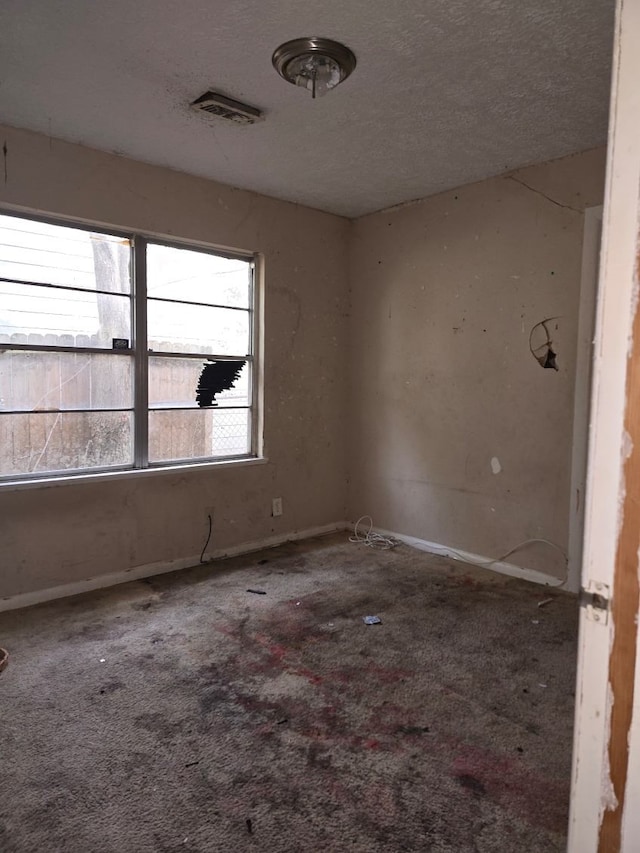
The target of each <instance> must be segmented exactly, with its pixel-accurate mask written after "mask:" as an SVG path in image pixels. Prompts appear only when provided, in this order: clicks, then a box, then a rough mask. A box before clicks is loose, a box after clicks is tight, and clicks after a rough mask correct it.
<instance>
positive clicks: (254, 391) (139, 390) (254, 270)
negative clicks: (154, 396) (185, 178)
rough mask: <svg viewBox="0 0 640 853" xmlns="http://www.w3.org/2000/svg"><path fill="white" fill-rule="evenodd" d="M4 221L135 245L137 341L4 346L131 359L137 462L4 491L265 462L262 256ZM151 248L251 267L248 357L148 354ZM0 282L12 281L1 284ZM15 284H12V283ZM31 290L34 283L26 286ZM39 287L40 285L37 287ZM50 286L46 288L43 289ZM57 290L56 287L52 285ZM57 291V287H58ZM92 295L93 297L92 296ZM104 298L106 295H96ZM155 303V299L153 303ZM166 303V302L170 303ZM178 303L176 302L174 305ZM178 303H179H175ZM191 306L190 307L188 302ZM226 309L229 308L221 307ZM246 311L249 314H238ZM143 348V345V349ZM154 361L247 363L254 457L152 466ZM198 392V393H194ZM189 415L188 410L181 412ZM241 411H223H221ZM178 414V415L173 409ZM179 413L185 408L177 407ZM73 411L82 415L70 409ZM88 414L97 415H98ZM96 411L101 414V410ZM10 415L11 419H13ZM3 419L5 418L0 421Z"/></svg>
mask: <svg viewBox="0 0 640 853" xmlns="http://www.w3.org/2000/svg"><path fill="white" fill-rule="evenodd" d="M0 214H1V215H3V216H13V217H16V218H19V219H25V220H30V221H33V222H43V223H46V224H49V225H58V226H62V227H66V228H78V229H79V230H82V231H85V232H91V233H95V234H106V235H109V236H113V237H121V238H123V239H126V240H128V241H130V245H131V267H130V269H131V277H130V278H131V291H130V294H129V297H128V298H129V302H130V309H131V326H130V328H131V335H132V340H131V342H130V346H129V348H127V349H106V348H100V347H90V346H89V347H83V346H62V345H39V344H30V343H26V344H16V343H2V342H0V351H27V352H68V353H87V354H93V353H96V354H99V355H112V356H113V357H114V358H118V357H127V358H130V359H132V360H133V374H134V386H133V387H134V393H133V408H132V412H133V460H132V463H131V464H130V465H123V466H104V467H100V466H92V467H90V468H72V469H63V470H60V471H39V472H28V473H23V474H20V475H6V476H0V489H4V488H7V487H10V488H17V489H19V488H28V487H29V486H38V485H42V484H60V483H64V482H77V481H82V482H87V481H91V480H102V479H105V478H110V479H112V478H126V477H131V476H136V477H139V476H148V475H150V474H160V473H170V472H171V471H182V470H185V469H186V470H188V469H194V468H195V469H198V468H203V467H204V468H209V467H218V466H228V465H238V466H241V465H248V464H257V463H262V462H266V461H267V460H266V459H265V458H264V456H263V455H262V450H263V448H262V417H263V415H262V409H263V406H262V381H261V377H262V357H261V340H260V330H261V307H262V299H261V293H260V280H261V274H262V270H261V258H260V256H259V255H258V254H257V253H250V252H242V251H229V250H228V249H226V248H224V249H223V248H218V247H217V246H214V245H211V244H205V243H201V242H195V241H189V240H173V239H167V238H165V237H163V236H158V235H155V234H150V233H145V232H143V231H137V230H136V231H128V230H122V229H120V228H109V227H106V226H105V225H104V224H102V225H93V224H92V223H88V222H83V221H80V220H75V219H66V218H62V217H50V216H41V215H38V214H32V213H29V212H24V211H16V210H7V209H3V208H0ZM149 244H152V245H157V246H166V247H169V248H173V249H177V250H185V251H191V252H194V251H195V252H203V253H204V254H209V255H215V256H217V257H222V258H229V259H232V260H241V261H244V262H247V263H248V264H249V271H250V281H249V308H248V311H247V313H248V315H249V347H248V349H249V352H248V353H246V354H237V355H233V356H232V355H218V354H216V353H182V352H164V351H162V352H159V351H155V350H154V351H149V349H148V346H147V304H148V299H147V269H146V266H147V256H146V249H147V246H148V245H149ZM0 281H10V280H9V279H4V278H0ZM11 281H13V279H11ZM26 283H27V284H28V283H29V282H26ZM34 284H38V286H43V285H42V284H40V283H36V282H34ZM44 286H47V285H44ZM48 286H51V287H53V286H54V285H48ZM56 287H57V286H56ZM59 289H60V290H64V289H66V290H71V291H73V290H82V292H87V291H86V289H85V288H76V287H72V286H66V285H65V286H61V287H60V288H59ZM90 292H93V291H90ZM96 292H100V293H102V292H103V291H96ZM152 298H153V297H152ZM165 301H166V300H165ZM169 301H173V300H169ZM175 301H176V302H178V301H180V300H175ZM184 302H185V303H186V304H195V303H190V302H189V301H187V300H184ZM220 307H227V306H220ZM237 310H243V311H244V310H247V309H237ZM138 342H142V345H139V343H138ZM149 356H152V357H154V358H155V357H163V358H182V359H185V358H187V359H189V358H192V359H194V360H201V361H206V360H229V359H232V360H236V359H243V360H246V362H247V364H248V365H249V370H250V377H251V379H250V387H249V403H248V406H247V407H244V406H242V407H240V408H247V409H248V411H249V417H250V424H251V429H250V436H249V444H250V446H249V452H248V453H246V454H241V455H236V456H232V455H229V456H215V457H214V456H211V457H198V458H192V459H178V460H167V461H161V462H150V461H149V457H148V450H149V447H148V435H149V432H148V426H149V412H150V411H151V410H153V407H152V408H151V409H150V408H149V399H148V391H149V386H148V364H149ZM194 391H195V389H194ZM182 408H183V409H186V408H187V407H182ZM226 408H231V409H232V408H236V407H231V406H230V407H226V406H225V407H221V410H224V409H226ZM172 410H174V409H172ZM175 410H176V411H180V410H181V407H176V408H175ZM195 410H196V411H197V409H195ZM69 411H82V410H74V409H70V410H69ZM88 411H94V410H93V409H91V410H88ZM95 411H99V410H98V409H96V410H95ZM10 415H11V413H10V412H9V413H7V416H10ZM3 416H4V415H2V414H0V417H3Z"/></svg>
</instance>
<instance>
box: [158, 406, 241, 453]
mask: <svg viewBox="0 0 640 853" xmlns="http://www.w3.org/2000/svg"><path fill="white" fill-rule="evenodd" d="M250 423H251V421H250V410H249V409H227V410H224V409H196V410H195V411H177V412H175V411H174V412H171V411H152V412H149V461H150V462H169V461H171V460H175V461H179V460H183V459H206V458H207V457H221V456H243V455H247V454H248V453H250V452H251V439H250Z"/></svg>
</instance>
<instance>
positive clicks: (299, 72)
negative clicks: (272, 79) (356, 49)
mask: <svg viewBox="0 0 640 853" xmlns="http://www.w3.org/2000/svg"><path fill="white" fill-rule="evenodd" d="M271 61H272V62H273V67H274V68H275V69H276V71H277V72H278V74H279V75H280V76H281V77H283V78H284V79H285V80H286V81H287V82H288V83H293V85H294V86H302V87H303V88H304V89H308V90H309V91H310V92H311V96H312V97H313V98H316V97H318V98H319V97H321V96H322V95H325V94H326V93H327V92H328V91H329V89H333V88H335V87H336V86H337V85H338V84H339V83H342V81H343V80H346V79H347V77H348V76H349V75H350V74H351V72H352V71H353V69H354V68H355V67H356V58H355V56H354V54H353V52H352V51H350V50H349V48H348V47H345V45H343V44H340V42H337V41H332V40H331V39H325V38H300V39H293V40H292V41H287V42H285V43H284V44H281V45H280V47H279V48H278V49H277V50H276V51H275V52H274V54H273V56H272V57H271Z"/></svg>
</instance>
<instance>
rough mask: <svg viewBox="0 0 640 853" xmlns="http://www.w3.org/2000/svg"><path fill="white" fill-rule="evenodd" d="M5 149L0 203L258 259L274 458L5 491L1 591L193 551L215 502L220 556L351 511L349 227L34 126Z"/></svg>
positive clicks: (0, 522) (1, 493)
mask: <svg viewBox="0 0 640 853" xmlns="http://www.w3.org/2000/svg"><path fill="white" fill-rule="evenodd" d="M5 142H6V148H7V154H6V160H5V163H6V180H5V178H4V173H3V169H2V168H0V204H1V205H4V206H7V205H8V206H18V207H22V208H24V209H25V210H33V211H39V212H45V213H47V214H52V215H63V216H68V217H73V218H77V219H85V220H87V221H90V222H94V223H99V224H105V225H109V226H116V227H118V228H130V229H139V230H142V231H145V232H148V233H152V234H157V235H167V236H171V237H173V238H176V239H179V238H183V239H188V240H196V241H203V242H206V243H211V244H213V245H216V246H221V247H227V248H232V249H240V250H248V251H258V252H261V253H263V255H264V262H265V272H266V281H265V338H264V348H265V371H266V375H265V389H266V390H265V426H264V437H265V453H266V455H267V456H268V459H269V462H268V464H265V465H256V466H250V467H244V468H217V469H213V470H212V469H209V470H206V471H203V470H200V471H199V470H185V471H184V472H181V473H180V474H177V475H176V474H163V475H155V476H151V477H139V478H130V479H126V480H118V481H111V482H101V483H87V484H84V485H82V484H73V485H58V486H54V487H47V488H40V489H26V490H23V491H8V490H2V489H0V543H1V547H0V597H6V596H10V595H16V594H20V593H26V592H30V591H33V590H37V589H41V588H47V587H52V586H55V585H58V584H64V583H71V582H75V581H79V580H83V579H85V578H89V577H95V576H97V575H100V574H104V573H113V572H120V571H123V570H126V569H129V568H132V567H137V566H145V565H149V564H154V563H157V562H165V561H171V560H181V559H185V558H189V557H192V556H194V555H196V556H197V555H199V553H200V550H201V548H202V546H203V544H204V540H205V537H206V533H207V522H206V514H207V511H208V510H209V509H210V508H213V509H214V530H213V538H212V545H211V548H212V549H219V548H226V547H231V546H234V545H239V544H241V543H246V542H253V541H256V540H260V539H264V538H265V537H269V536H272V535H277V534H282V533H287V532H292V531H297V530H303V529H306V528H309V527H315V526H320V525H325V524H330V523H333V522H336V521H340V520H342V519H343V518H344V515H345V499H346V491H345V464H346V458H345V454H346V448H345V446H344V442H343V441H342V440H341V438H342V436H343V433H344V423H345V411H346V408H345V407H346V396H345V393H346V382H345V380H344V376H345V355H346V341H347V326H346V324H347V316H346V315H347V292H348V291H347V240H348V235H349V231H350V224H349V222H348V221H347V220H345V219H342V218H340V217H336V216H330V215H328V214H323V213H320V212H317V211H314V210H310V209H307V208H303V207H299V206H297V205H293V204H286V203H283V202H279V201H275V200H272V199H269V198H265V197H263V196H259V195H256V194H253V193H249V192H244V191H239V190H234V189H231V188H229V187H225V186H221V185H218V184H215V183H213V182H211V181H206V180H200V179H197V178H193V177H188V176H186V175H183V174H180V173H178V172H173V171H170V170H167V169H161V168H157V167H153V166H147V165H143V164H141V163H136V162H133V161H129V160H126V159H124V158H120V157H116V156H112V155H108V154H104V153H100V152H97V151H94V150H90V149H87V148H84V147H81V146H75V145H70V144H67V143H63V142H59V141H57V140H50V139H48V138H46V137H44V136H40V135H37V134H32V133H28V132H24V131H18V130H14V129H10V128H0V146H1V145H2V144H3V143H5ZM279 496H281V497H282V498H283V503H284V514H283V516H282V517H281V518H271V499H272V498H273V497H279Z"/></svg>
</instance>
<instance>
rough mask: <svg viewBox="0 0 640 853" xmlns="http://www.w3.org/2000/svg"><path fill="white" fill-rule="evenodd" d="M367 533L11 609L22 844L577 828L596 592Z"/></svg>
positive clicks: (552, 852) (314, 845) (8, 715)
mask: <svg viewBox="0 0 640 853" xmlns="http://www.w3.org/2000/svg"><path fill="white" fill-rule="evenodd" d="M346 539H347V536H346V534H337V535H335V536H330V537H324V538H321V539H315V540H308V541H306V542H299V543H291V544H287V545H284V546H282V547H279V548H276V549H271V550H268V551H264V552H261V553H259V554H252V555H248V556H245V557H238V558H234V559H230V560H227V561H224V562H218V563H216V564H213V565H209V566H202V567H198V568H195V569H189V570H186V571H182V572H179V573H175V574H171V575H163V576H159V577H155V578H151V579H149V580H146V581H136V582H132V583H129V584H126V585H122V586H119V587H114V588H112V589H109V590H104V591H99V592H95V593H90V594H87V595H82V596H77V597H74V598H69V599H65V600H63V601H57V602H53V603H50V604H45V605H40V606H38V607H34V608H31V609H28V610H23V611H15V612H8V613H4V614H0V646H4V647H6V648H7V649H8V651H9V653H10V661H9V665H8V667H7V669H6V670H4V672H2V674H1V675H0V708H1V720H2V723H1V745H0V756H1V767H2V770H1V773H0V850H2V851H3V853H40V851H47V853H57V851H64V853H245V851H261V853H264V851H267V852H269V851H273V853H306V851H309V853H317V851H329V853H341V851H353V853H369V851H383V852H385V853H386V851H389V853H391V851H393V853H399V851H426V853H556V851H558V853H560V851H564V849H565V846H566V825H567V817H568V802H569V783H570V759H571V740H572V728H573V706H574V679H575V657H576V635H577V604H576V599H575V598H573V597H572V596H569V595H567V594H564V593H561V592H549V591H548V590H547V589H544V588H541V587H537V586H534V585H531V584H528V583H526V582H523V581H517V580H513V579H507V578H504V577H502V576H500V575H497V574H492V573H490V572H487V571H483V570H481V569H477V568H473V567H470V566H467V565H464V564H461V563H452V562H451V561H448V560H446V559H444V558H440V557H434V556H430V555H427V554H425V553H422V552H420V551H416V550H414V549H411V548H409V547H406V546H400V547H398V548H396V549H394V550H393V551H374V550H372V549H370V548H365V547H363V546H361V545H355V544H351V543H349V542H348V541H346ZM250 590H256V591H258V592H252V591H250ZM260 591H262V592H264V593H266V594H259V593H260ZM547 598H551V602H549V603H547V604H546V605H545V606H543V607H538V603H539V602H540V601H541V600H544V599H547ZM367 615H375V616H379V617H380V618H381V620H382V622H381V624H376V625H365V624H364V622H363V616H367Z"/></svg>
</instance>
